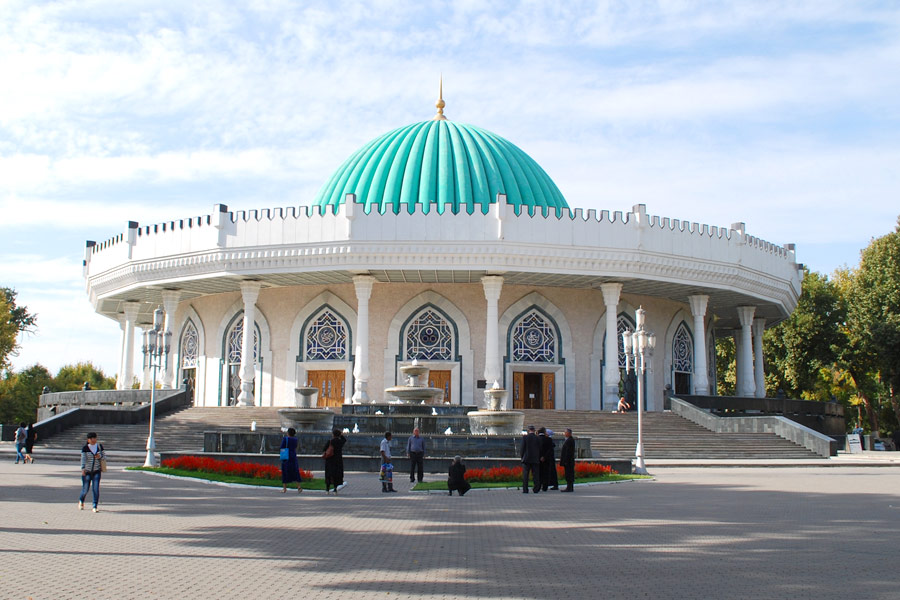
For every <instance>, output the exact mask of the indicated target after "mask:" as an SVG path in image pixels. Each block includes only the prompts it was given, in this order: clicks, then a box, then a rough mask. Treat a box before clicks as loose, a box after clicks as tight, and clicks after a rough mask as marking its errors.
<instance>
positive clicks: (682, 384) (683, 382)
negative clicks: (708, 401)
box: [674, 371, 691, 395]
mask: <svg viewBox="0 0 900 600" xmlns="http://www.w3.org/2000/svg"><path fill="white" fill-rule="evenodd" d="M674 387H675V394H676V395H681V394H690V393H691V374H690V373H679V372H678V371H675V386H674Z"/></svg>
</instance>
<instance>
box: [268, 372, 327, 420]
mask: <svg viewBox="0 0 900 600" xmlns="http://www.w3.org/2000/svg"><path fill="white" fill-rule="evenodd" d="M294 392H295V393H296V406H295V407H292V408H282V409H279V410H278V415H279V416H280V417H281V425H282V426H283V427H285V428H287V427H293V428H294V429H296V430H297V431H327V430H330V429H331V426H332V423H333V422H334V413H333V412H331V411H330V410H328V409H327V408H317V407H316V396H317V395H318V393H319V388H317V387H312V386H310V385H309V383H308V382H307V384H306V385H304V386H301V387H298V388H294Z"/></svg>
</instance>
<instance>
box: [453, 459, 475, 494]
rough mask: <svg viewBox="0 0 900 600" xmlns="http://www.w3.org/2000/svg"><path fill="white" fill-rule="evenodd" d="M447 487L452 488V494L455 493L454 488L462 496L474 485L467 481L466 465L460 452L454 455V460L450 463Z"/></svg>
mask: <svg viewBox="0 0 900 600" xmlns="http://www.w3.org/2000/svg"><path fill="white" fill-rule="evenodd" d="M447 489H448V490H450V495H451V496H452V495H453V490H456V493H458V494H459V495H460V496H465V494H466V492H468V491H469V490H470V489H472V485H471V484H470V483H469V482H468V481H466V465H465V464H463V461H462V456H459V455H458V454H457V455H456V456H454V457H453V462H452V463H450V473H449V477H448V478H447Z"/></svg>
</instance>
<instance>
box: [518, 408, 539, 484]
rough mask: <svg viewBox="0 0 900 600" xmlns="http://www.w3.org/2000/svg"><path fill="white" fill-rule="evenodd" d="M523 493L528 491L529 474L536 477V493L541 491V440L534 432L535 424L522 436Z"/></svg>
mask: <svg viewBox="0 0 900 600" xmlns="http://www.w3.org/2000/svg"><path fill="white" fill-rule="evenodd" d="M519 454H520V456H521V458H522V493H523V494H527V493H528V474H529V472H530V473H531V474H532V476H533V477H534V493H535V494H537V493H538V492H539V491H541V470H540V464H541V441H540V440H539V439H538V436H536V435H535V434H534V425H529V426H528V434H526V435H525V437H523V438H522V450H521V452H520V453H519Z"/></svg>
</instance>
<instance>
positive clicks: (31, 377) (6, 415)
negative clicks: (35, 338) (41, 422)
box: [0, 365, 52, 423]
mask: <svg viewBox="0 0 900 600" xmlns="http://www.w3.org/2000/svg"><path fill="white" fill-rule="evenodd" d="M51 379H52V376H51V375H50V371H48V370H47V369H46V368H44V367H43V366H41V365H33V366H31V367H28V368H27V369H24V370H22V371H20V372H18V373H12V372H7V373H6V374H5V375H4V377H3V379H2V380H0V423H21V422H22V421H26V422H28V423H31V422H33V421H35V420H36V419H37V408H38V398H39V397H40V395H41V390H42V389H43V388H44V386H45V385H50V381H51Z"/></svg>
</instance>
